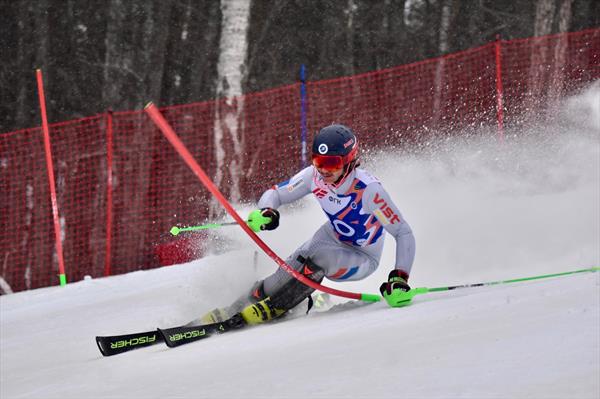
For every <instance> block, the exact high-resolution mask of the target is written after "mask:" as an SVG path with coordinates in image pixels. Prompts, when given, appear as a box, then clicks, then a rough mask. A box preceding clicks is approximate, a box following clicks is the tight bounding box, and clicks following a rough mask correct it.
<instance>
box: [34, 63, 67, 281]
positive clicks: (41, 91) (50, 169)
mask: <svg viewBox="0 0 600 399" xmlns="http://www.w3.org/2000/svg"><path fill="white" fill-rule="evenodd" d="M35 73H36V77H37V85H38V96H39V100H40V110H41V114H42V130H43V132H44V150H45V152H46V167H47V169H48V183H49V184H50V202H51V204H52V218H53V220H54V241H55V245H56V255H57V257H58V271H59V276H58V278H59V282H60V285H61V286H65V285H66V284H67V276H66V275H65V260H64V258H63V248H62V240H61V234H60V218H59V216H58V202H57V201H56V186H55V182H54V167H53V166H52V148H51V146H50V129H49V128H48V117H47V115H46V98H45V96H44V81H43V79H42V70H41V69H37V70H36V71H35Z"/></svg>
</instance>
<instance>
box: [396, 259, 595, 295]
mask: <svg viewBox="0 0 600 399" xmlns="http://www.w3.org/2000/svg"><path fill="white" fill-rule="evenodd" d="M597 271H600V267H590V268H587V269H580V270H573V271H570V272H562V273H553V274H544V275H541V276H533V277H524V278H515V279H512V280H500V281H490V282H487V283H475V284H464V285H453V286H449V287H435V288H427V287H419V288H413V289H411V290H410V291H408V292H407V293H406V294H407V295H410V294H412V295H410V299H412V298H413V297H414V296H415V295H420V294H427V293H429V292H440V291H450V290H456V289H459V288H472V287H484V286H489V285H499V284H511V283H519V282H522V281H531V280H540V279H543V278H551V277H560V276H567V275H570V274H578V273H594V272H597Z"/></svg>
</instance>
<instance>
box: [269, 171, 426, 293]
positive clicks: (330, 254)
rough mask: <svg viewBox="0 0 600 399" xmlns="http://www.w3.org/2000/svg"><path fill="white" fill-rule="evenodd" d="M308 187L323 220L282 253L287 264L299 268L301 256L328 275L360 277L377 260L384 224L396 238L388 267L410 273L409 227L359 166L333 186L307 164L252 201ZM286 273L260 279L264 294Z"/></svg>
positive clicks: (284, 199) (282, 199)
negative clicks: (293, 248) (310, 234)
mask: <svg viewBox="0 0 600 399" xmlns="http://www.w3.org/2000/svg"><path fill="white" fill-rule="evenodd" d="M310 193H312V194H313V195H314V196H315V198H316V199H317V201H319V204H320V205H321V207H322V208H323V211H324V212H325V215H327V218H328V219H329V222H327V223H325V224H324V225H322V226H321V227H320V228H319V229H318V230H317V231H316V233H315V234H314V235H313V237H312V238H311V239H309V240H308V241H307V242H305V243H304V244H303V245H302V246H301V247H300V248H298V249H297V250H296V251H295V252H294V253H293V254H291V255H290V256H289V257H288V258H287V260H286V262H287V263H288V264H289V265H290V266H292V267H293V268H294V269H296V270H300V269H301V268H302V266H303V264H302V263H301V262H300V261H299V260H298V259H299V256H301V258H305V259H306V258H310V260H311V261H312V262H313V263H314V264H316V265H317V266H319V267H320V268H322V269H323V270H324V274H325V277H327V278H328V279H329V280H333V281H351V280H361V279H363V278H365V277H367V276H368V275H370V274H371V273H373V272H374V271H375V270H376V269H377V266H378V265H379V260H380V258H381V253H382V250H383V242H384V232H383V230H385V231H387V232H388V233H389V234H391V235H392V236H393V237H394V239H395V240H396V262H395V265H394V267H395V268H396V269H400V270H402V271H404V272H405V273H406V274H407V275H408V274H410V270H411V267H412V264H413V260H414V256H415V239H414V236H413V234H412V230H411V229H410V226H409V225H408V223H406V221H405V220H404V218H403V217H402V215H401V214H400V211H399V210H398V208H397V207H396V205H395V204H394V203H393V201H392V200H391V198H390V196H389V195H388V193H387V192H386V191H385V190H384V189H383V186H382V185H381V183H380V182H379V181H378V180H377V179H376V178H375V177H373V176H371V175H370V174H369V173H368V172H366V171H365V170H363V169H355V170H353V171H352V172H351V173H350V174H349V175H348V176H347V177H346V179H345V180H344V182H343V183H342V184H341V185H340V186H339V187H337V188H334V187H333V186H332V185H329V184H326V183H325V182H324V181H323V178H322V177H321V175H320V174H319V173H318V172H317V170H316V169H315V168H314V167H313V166H309V167H307V168H305V169H303V170H302V171H300V172H299V173H298V174H296V175H295V176H294V177H292V178H291V179H290V180H288V181H285V182H283V183H280V184H278V185H276V186H273V187H272V188H271V189H269V190H267V191H266V192H265V193H264V194H263V195H262V196H261V198H260V200H259V201H258V207H259V208H267V207H268V208H278V207H280V206H281V205H283V204H288V203H291V202H293V201H296V200H298V199H300V198H302V197H304V196H305V195H307V194H310ZM292 278H293V277H292V276H291V275H290V274H289V273H287V272H286V271H285V270H283V269H278V270H277V271H276V272H275V273H273V274H272V275H270V276H269V277H267V278H266V279H265V280H264V282H263V290H264V294H265V295H267V296H270V295H272V294H274V293H275V292H277V291H278V290H279V289H280V288H281V287H282V286H284V285H285V284H286V283H287V282H288V281H289V280H290V279H292Z"/></svg>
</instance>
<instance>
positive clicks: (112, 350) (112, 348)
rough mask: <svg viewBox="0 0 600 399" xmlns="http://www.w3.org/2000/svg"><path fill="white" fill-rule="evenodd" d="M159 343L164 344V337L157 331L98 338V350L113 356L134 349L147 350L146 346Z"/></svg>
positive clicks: (105, 354)
mask: <svg viewBox="0 0 600 399" xmlns="http://www.w3.org/2000/svg"><path fill="white" fill-rule="evenodd" d="M159 342H163V337H162V335H160V334H159V333H158V332H157V331H156V330H154V331H145V332H140V333H134V334H125V335H113V336H107V337H96V344H98V349H100V352H101V353H102V354H103V355H104V356H112V355H117V354H119V353H123V352H129V351H131V350H133V349H138V348H145V347H146V346H150V345H154V344H158V343H159Z"/></svg>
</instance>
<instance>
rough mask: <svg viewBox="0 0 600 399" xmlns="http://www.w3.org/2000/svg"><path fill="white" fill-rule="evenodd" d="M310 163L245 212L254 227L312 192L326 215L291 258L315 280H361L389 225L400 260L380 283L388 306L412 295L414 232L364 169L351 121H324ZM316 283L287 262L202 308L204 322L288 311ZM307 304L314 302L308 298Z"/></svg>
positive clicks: (252, 320) (273, 220)
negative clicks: (217, 305) (215, 305)
mask: <svg viewBox="0 0 600 399" xmlns="http://www.w3.org/2000/svg"><path fill="white" fill-rule="evenodd" d="M312 152H313V154H312V165H311V166H308V167H307V168H305V169H303V170H301V171H300V172H299V173H297V174H296V175H295V176H293V177H292V178H291V179H289V180H287V181H284V182H282V183H280V184H277V185H275V186H273V187H272V188H270V189H268V190H267V191H266V192H265V193H264V194H263V195H262V196H261V198H260V200H259V201H258V208H259V209H257V210H255V211H253V212H252V213H251V214H250V216H249V218H248V225H249V226H250V227H251V228H252V229H253V230H254V231H257V232H258V231H261V230H273V229H275V228H277V227H278V225H279V212H278V211H277V208H279V207H280V206H281V205H284V204H289V203H291V202H294V201H297V200H298V199H300V198H302V197H304V196H306V195H309V194H312V195H314V197H315V199H316V200H317V201H318V202H319V204H320V205H321V207H322V208H323V211H324V212H325V215H326V216H327V219H328V221H327V222H326V223H325V224H323V225H322V226H321V227H320V228H319V229H318V230H317V231H316V233H315V234H314V235H313V236H312V238H310V239H309V240H308V241H307V242H305V243H304V244H303V245H302V246H300V247H299V248H298V249H297V250H296V251H295V252H294V253H293V254H291V255H290V256H289V257H288V258H287V259H286V262H287V263H288V264H289V265H290V266H292V267H293V268H294V269H295V270H296V271H298V272H300V273H302V274H303V275H305V276H306V277H308V278H310V279H311V280H313V281H316V282H321V281H322V280H323V278H325V277H326V278H328V279H329V280H332V281H341V282H343V281H353V280H361V279H364V278H365V277H367V276H369V275H370V274H372V273H373V272H374V271H375V270H376V269H377V267H378V265H379V261H380V258H381V254H382V251H383V244H384V238H385V234H384V230H385V231H387V232H388V233H389V234H390V235H391V236H392V237H393V238H394V240H395V241H396V261H395V264H394V267H393V269H392V270H391V272H390V273H389V276H388V281H386V282H384V283H383V284H382V285H381V287H380V291H381V294H382V295H383V296H384V298H385V299H386V300H387V302H388V303H389V304H390V306H403V305H405V304H407V303H408V302H409V301H410V297H407V295H406V292H408V291H409V290H410V287H409V285H408V283H407V281H408V277H409V274H410V271H411V267H412V264H413V260H414V256H415V239H414V236H413V233H412V230H411V228H410V226H409V225H408V223H407V222H406V220H405V219H404V218H403V216H402V214H401V213H400V211H399V210H398V208H397V207H396V205H395V204H394V202H393V201H392V199H391V198H390V196H389V194H388V193H387V192H386V191H385V189H384V188H383V186H382V185H381V183H380V182H379V181H378V180H377V179H376V178H375V177H373V176H372V175H371V174H369V173H368V172H367V171H365V170H363V169H359V168H358V166H359V162H358V161H359V158H358V141H357V138H356V136H355V135H354V133H353V132H352V131H351V130H350V129H349V128H348V127H346V126H343V125H331V126H327V127H325V128H323V129H321V131H320V132H319V133H318V134H317V135H316V136H315V138H314V141H313V146H312ZM313 291H314V289H313V288H311V287H308V286H306V285H304V284H303V283H301V282H299V281H298V280H297V279H295V278H294V277H293V276H292V275H290V274H289V273H288V272H286V271H285V270H283V269H281V268H278V270H277V271H276V272H275V273H273V274H272V275H270V276H268V277H267V278H265V279H264V280H262V281H259V282H257V283H256V284H255V285H254V287H253V288H252V290H251V292H250V295H245V296H244V297H242V298H240V299H239V300H238V301H236V303H234V304H233V305H231V306H230V307H229V308H228V309H227V312H226V313H227V314H219V313H218V312H219V310H218V309H215V311H213V312H211V313H209V314H207V315H205V316H204V317H203V322H214V321H221V320H222V319H224V318H226V317H229V316H230V315H231V314H234V313H237V312H241V313H242V316H243V317H244V319H245V321H246V322H247V323H249V324H257V323H261V322H264V321H268V320H270V319H273V318H275V317H278V316H280V315H282V314H284V313H285V312H286V311H288V310H289V309H292V308H293V307H295V306H296V305H298V304H299V303H300V302H302V301H303V300H304V299H306V298H309V301H310V294H311V293H312V292H313ZM309 306H310V305H309Z"/></svg>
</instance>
